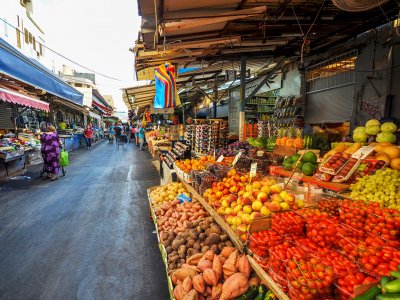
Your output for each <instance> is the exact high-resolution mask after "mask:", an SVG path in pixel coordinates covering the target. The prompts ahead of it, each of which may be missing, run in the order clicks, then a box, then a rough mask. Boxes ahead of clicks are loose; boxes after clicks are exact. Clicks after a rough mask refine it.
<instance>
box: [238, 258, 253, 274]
mask: <svg viewBox="0 0 400 300" xmlns="http://www.w3.org/2000/svg"><path fill="white" fill-rule="evenodd" d="M238 269H239V272H240V273H242V274H244V275H245V276H246V278H249V277H250V272H251V267H250V263H249V261H248V260H247V257H246V255H242V257H241V258H240V259H239V260H238Z"/></svg>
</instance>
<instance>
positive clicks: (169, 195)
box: [150, 182, 190, 205]
mask: <svg viewBox="0 0 400 300" xmlns="http://www.w3.org/2000/svg"><path fill="white" fill-rule="evenodd" d="M182 193H183V194H185V195H186V196H188V197H189V196H190V195H189V193H188V192H187V190H186V188H185V186H184V185H183V184H182V183H181V182H179V183H178V182H172V183H170V184H167V185H162V186H159V187H157V188H155V189H154V190H152V191H151V192H150V198H151V201H152V203H153V204H154V205H160V204H166V203H169V202H171V201H173V200H175V198H176V196H178V195H180V194H182Z"/></svg>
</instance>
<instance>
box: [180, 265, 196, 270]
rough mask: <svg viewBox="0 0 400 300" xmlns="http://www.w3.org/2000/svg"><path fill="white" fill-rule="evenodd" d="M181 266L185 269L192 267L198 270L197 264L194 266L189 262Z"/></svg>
mask: <svg viewBox="0 0 400 300" xmlns="http://www.w3.org/2000/svg"><path fill="white" fill-rule="evenodd" d="M181 268H184V269H192V270H194V271H197V268H196V266H192V265H188V264H183V265H182V266H181Z"/></svg>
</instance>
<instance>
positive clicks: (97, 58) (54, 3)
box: [34, 0, 140, 110]
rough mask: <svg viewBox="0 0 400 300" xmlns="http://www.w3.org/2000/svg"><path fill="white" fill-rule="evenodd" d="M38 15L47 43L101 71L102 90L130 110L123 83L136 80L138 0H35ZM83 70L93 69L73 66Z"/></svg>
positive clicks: (120, 105)
mask: <svg viewBox="0 0 400 300" xmlns="http://www.w3.org/2000/svg"><path fill="white" fill-rule="evenodd" d="M34 15H35V19H37V20H38V23H40V26H41V27H42V28H43V30H44V31H45V39H46V45H47V46H48V47H49V48H52V49H54V50H56V51H58V52H60V53H62V54H63V55H65V56H67V57H68V58H70V59H72V60H74V61H76V62H78V63H80V64H82V65H84V66H85V67H88V68H90V69H93V70H95V71H97V72H99V73H103V74H106V75H108V76H111V77H115V78H118V79H121V80H122V82H119V81H115V80H111V79H107V78H104V77H102V76H100V75H97V74H96V83H97V85H98V88H99V90H100V92H101V93H102V94H112V95H113V97H114V102H115V104H116V107H117V110H126V107H125V105H124V104H123V101H122V97H121V91H120V90H119V89H120V88H121V87H127V86H130V85H132V84H133V72H134V70H133V53H131V52H130V51H129V48H130V47H132V46H134V42H135V40H136V39H137V34H138V30H139V24H140V17H139V16H138V12H137V2H136V0H114V1H110V0H35V2H34ZM68 64H69V65H71V66H72V67H73V68H75V69H76V70H78V71H82V72H89V73H90V71H85V70H82V69H80V68H79V67H76V66H73V64H72V63H68Z"/></svg>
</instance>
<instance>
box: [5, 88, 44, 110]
mask: <svg viewBox="0 0 400 300" xmlns="http://www.w3.org/2000/svg"><path fill="white" fill-rule="evenodd" d="M0 100H3V101H5V102H9V103H13V104H18V105H22V106H26V107H31V108H36V109H40V110H44V111H47V112H48V111H50V107H49V103H47V102H44V101H41V100H39V99H37V98H34V97H31V96H27V95H24V94H20V93H17V92H14V91H11V90H7V89H3V88H1V87H0Z"/></svg>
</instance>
